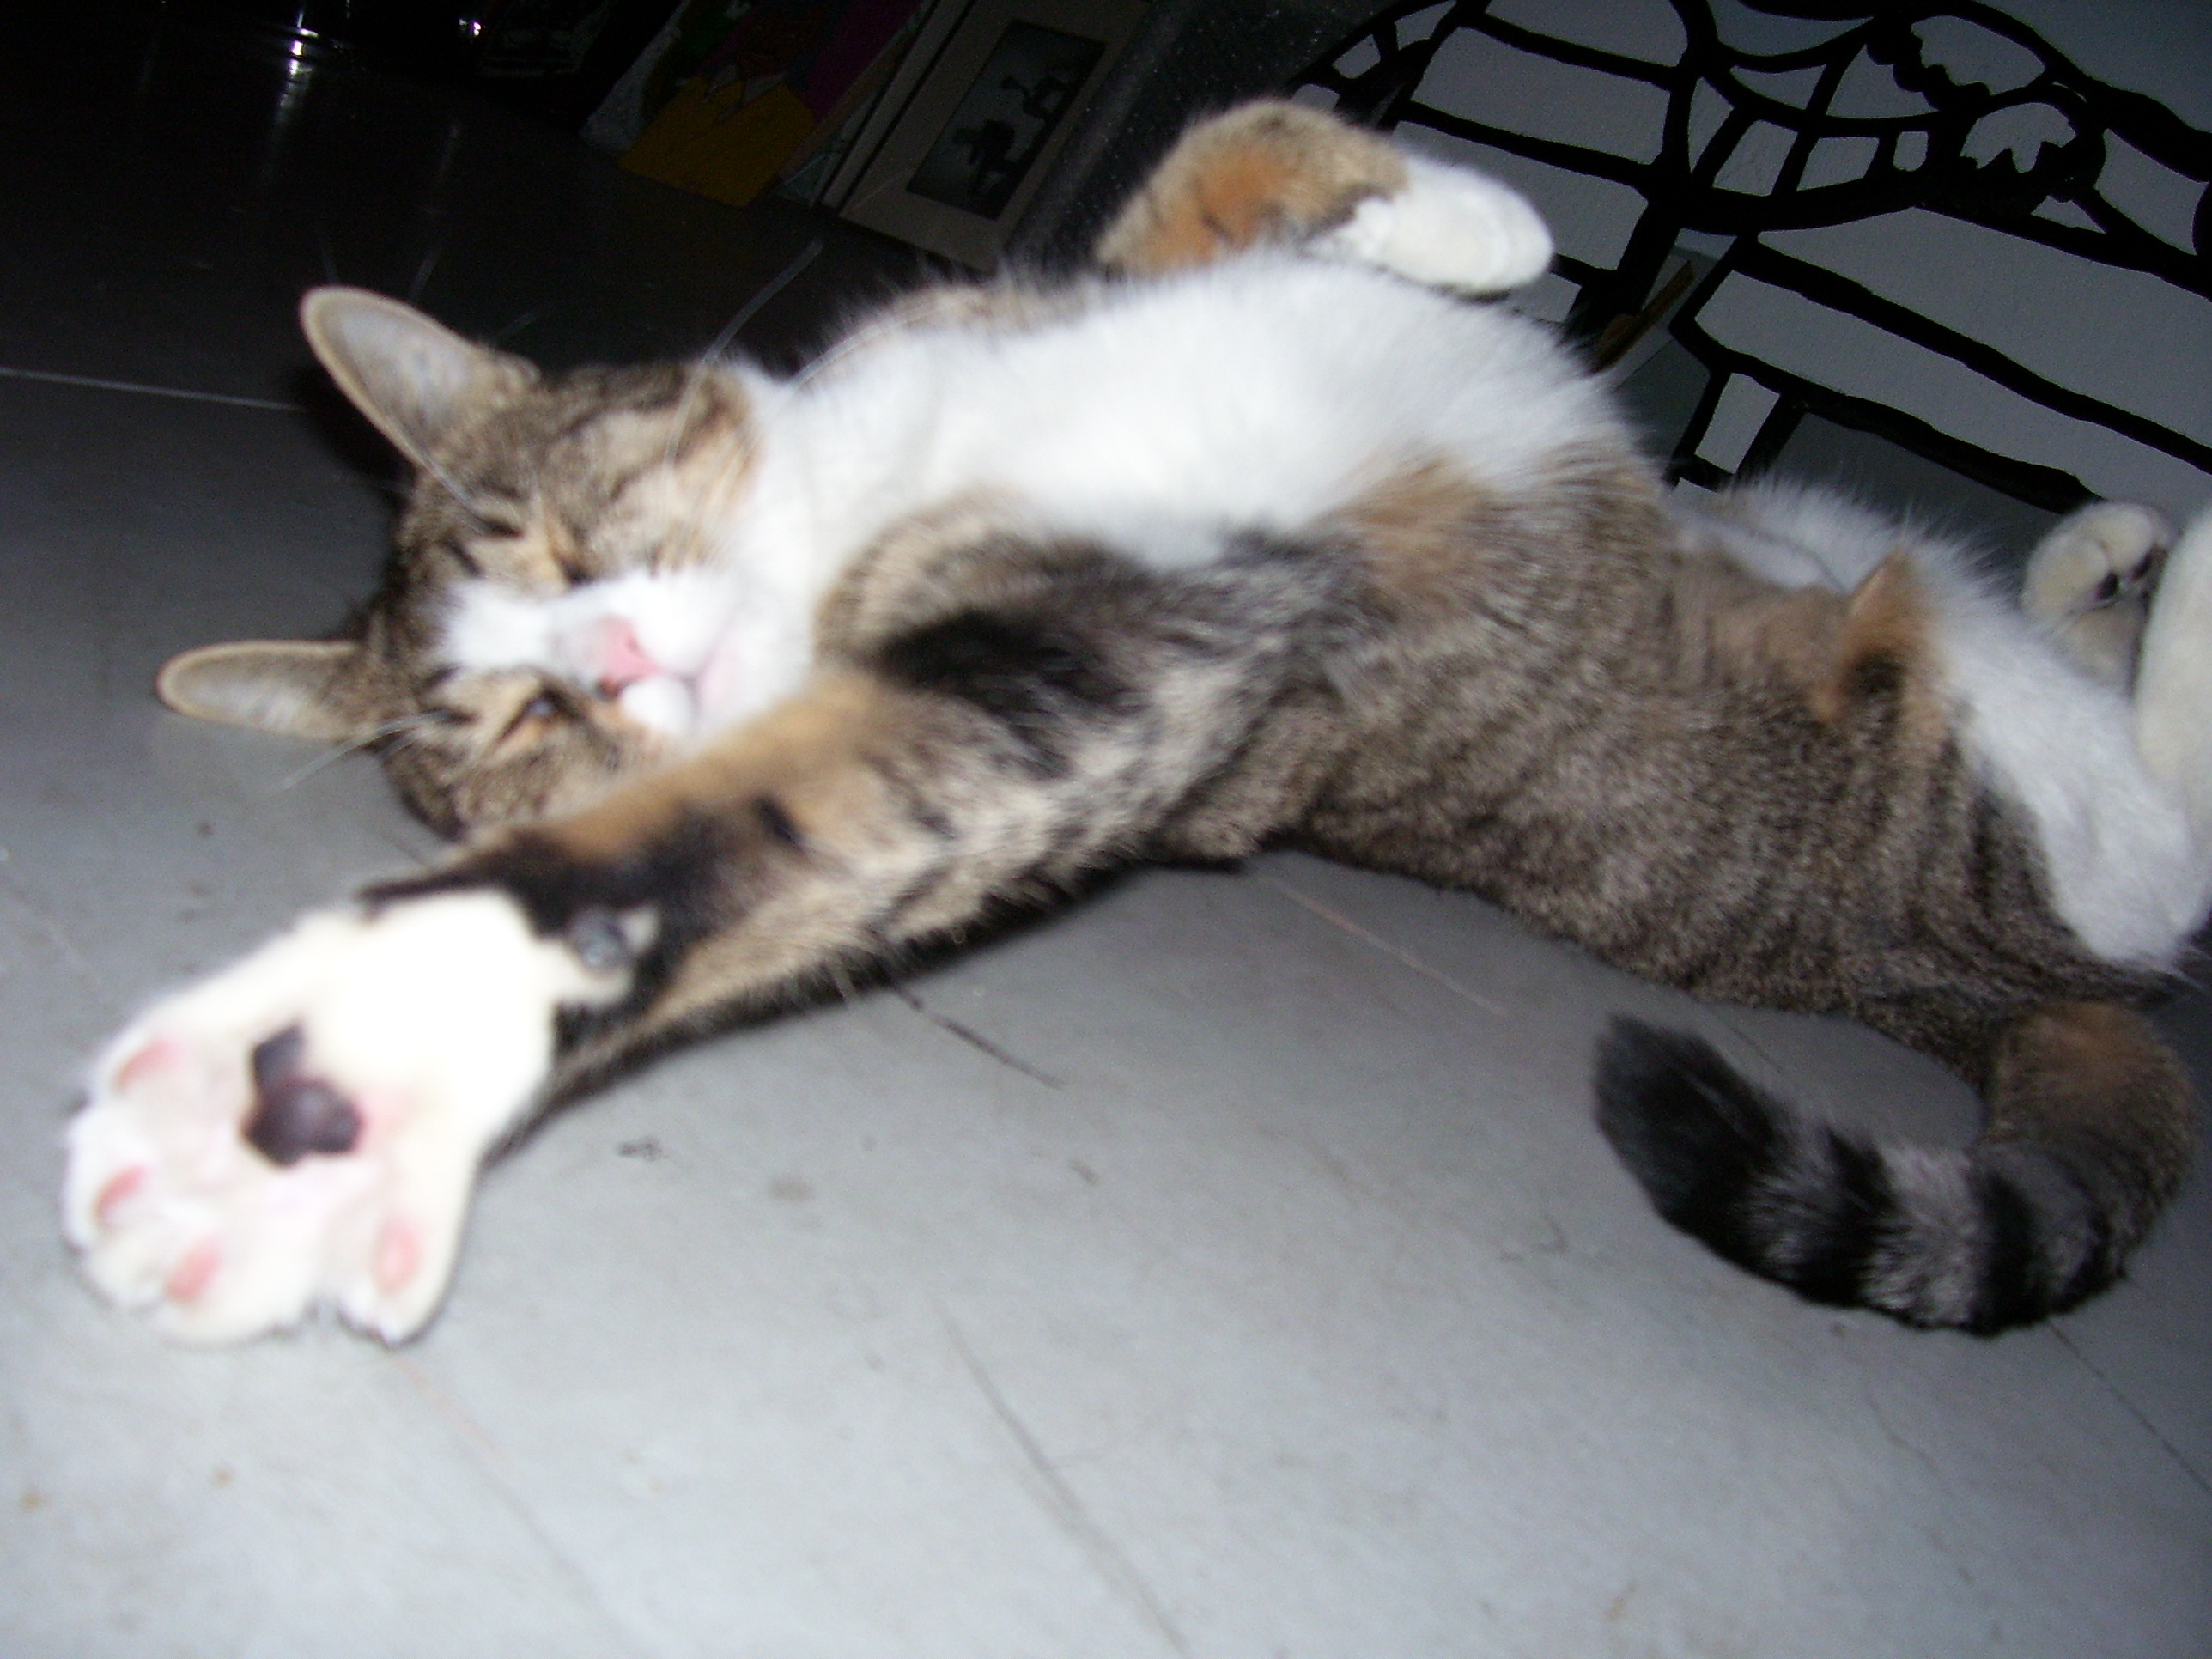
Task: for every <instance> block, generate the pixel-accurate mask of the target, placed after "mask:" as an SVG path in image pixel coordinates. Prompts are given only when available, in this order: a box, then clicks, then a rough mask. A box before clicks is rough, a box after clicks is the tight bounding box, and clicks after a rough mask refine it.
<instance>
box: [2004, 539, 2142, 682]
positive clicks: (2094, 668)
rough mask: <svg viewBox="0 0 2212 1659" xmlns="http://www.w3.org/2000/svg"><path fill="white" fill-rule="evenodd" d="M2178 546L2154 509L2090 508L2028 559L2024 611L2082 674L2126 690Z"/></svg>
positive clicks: (2133, 674)
mask: <svg viewBox="0 0 2212 1659" xmlns="http://www.w3.org/2000/svg"><path fill="white" fill-rule="evenodd" d="M2173 539H2174V532H2173V526H2172V524H2171V523H2170V522H2169V521H2168V520H2166V516H2165V514H2163V513H2159V512H2157V511H2156V510H2154V508H2151V507H2138V506H2136V505H2135V504H2134V503H2132V502H2129V501H2094V502H2092V503H2091V504H2090V505H2089V506H2087V507H2082V508H2081V509H2080V510H2079V511H2077V512H2075V513H2069V515H2068V516H2067V517H2065V518H2063V519H2062V520H2059V522H2058V523H2057V525H2055V526H2052V528H2051V532H2050V533H2049V534H2048V535H2046V536H2045V538H2043V540H2042V541H2041V542H2039V543H2038V544H2037V545H2036V549H2035V551H2034V552H2033V553H2032V554H2031V555H2029V556H2028V561H2027V573H2026V575H2025V577H2024V578H2023V580H2022V581H2021V595H2020V602H2021V609H2022V610H2023V611H2027V614H2028V616H2029V617H2032V618H2033V620H2034V621H2035V622H2036V623H2037V624H2038V625H2039V626H2040V627H2041V628H2043V629H2045V631H2046V632H2047V633H2049V634H2050V635H2051V637H2052V638H2053V639H2055V640H2057V641H2058V642H2059V644H2061V645H2062V646H2063V647H2065V648H2066V650H2067V652H2068V653H2069V655H2071V656H2072V657H2073V658H2074V659H2075V661H2076V662H2077V663H2079V664H2080V665H2081V666H2082V667H2083V668H2085V669H2087V671H2089V672H2090V673H2092V674H2093V675H2095V676H2096V677H2097V678H2099V679H2100V680H2102V681H2104V682H2105V684H2107V685H2113V686H2118V687H2119V688H2120V689H2121V690H2126V689H2127V687H2128V685H2129V684H2130V682H2132V681H2133V679H2134V678H2135V672H2136V648H2137V646H2138V644H2139V643H2140V641H2141V640H2142V631H2143V627H2144V624H2145V623H2146V621H2147V620H2148V617H2149V615H2150V604H2151V593H2152V591H2153V590H2154V588H2155V587H2156V586H2157V585H2158V580H2159V572H2160V568H2161V567H2162V566H2163V564H2164V563H2165V561H2166V554H2167V552H2168V550H2171V549H2172V546H2173Z"/></svg>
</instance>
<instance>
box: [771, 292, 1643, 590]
mask: <svg viewBox="0 0 2212 1659" xmlns="http://www.w3.org/2000/svg"><path fill="white" fill-rule="evenodd" d="M756 396H757V399H758V406H759V407H760V409H761V413H762V416H763V431H764V433H765V434H766V440H765V442H764V444H763V457H762V464H761V471H760V477H759V482H758V485H757V490H756V493H755V496H754V499H753V501H752V502H751V504H750V507H749V508H748V510H747V513H746V515H745V522H744V524H743V525H741V526H738V537H737V539H738V543H739V544H740V545H741V546H743V547H745V548H748V549H759V550H762V552H763V555H765V553H766V550H767V549H769V548H771V547H773V548H776V549H779V550H788V549H791V548H793V547H794V546H804V547H805V550H806V551H805V559H806V561H807V562H809V564H810V565H813V566H815V567H816V568H819V569H821V570H823V571H824V572H831V571H835V570H838V569H842V568H844V567H845V566H846V565H847V564H848V562H850V561H851V560H852V559H853V558H854V557H855V556H858V555H860V554H861V553H862V552H864V551H865V550H866V548H867V547H868V545H869V544H871V543H872V541H873V540H874V539H875V538H877V537H878V536H879V535H881V534H882V533H883V532H884V530H885V529H886V528H887V527H888V526H891V525H893V524H895V523H896V522H898V521H899V520H902V519H904V518H907V517H908V516H909V515H911V514H915V513H926V512H929V511H932V510H934V509H938V508H940V507H945V506H947V505H949V504H953V503H957V502H962V501H979V500H980V501H990V502H993V503H994V504H995V506H996V507H997V508H998V509H999V510H1000V511H1002V512H1003V513H1006V515H1007V516H1008V517H1009V518H1010V519H1012V520H1014V521H1016V522H1019V523H1024V524H1025V526H1028V527H1034V528H1037V529H1042V530H1045V531H1048V532H1051V533H1054V534H1058V535H1065V536H1073V537H1079V538H1088V539H1091V540H1095V541H1097V542H1099V543H1102V544H1105V545H1107V546H1109V547H1110V548H1112V549H1113V550H1115V551H1116V552H1119V553H1121V554H1123V555H1125V556H1129V557H1133V558H1135V559H1138V560H1139V561H1141V562H1146V563H1147V564H1150V565H1152V566H1153V567H1154V568H1182V567H1187V566H1188V565H1191V564H1194V563H1199V562H1204V561H1206V560H1208V559H1210V558H1212V557H1213V556H1216V555H1217V554H1218V551H1219V550H1220V548H1221V545H1222V543H1223V539H1224V538H1225V535H1228V534H1234V533H1236V532H1245V531H1261V532H1273V533H1291V532H1296V531H1297V530H1298V529H1300V528H1301V527H1303V526H1306V525H1308V524H1310V523H1311V522H1312V521H1314V520H1316V519H1319V518H1322V517H1324V516H1326V515H1327V514H1328V513H1332V512H1334V511H1335V510H1337V509H1338V508H1340V507H1341V506H1342V505H1343V504H1344V502H1345V501H1346V500H1347V499H1348V498H1349V497H1350V496H1351V495H1353V494H1355V493H1356V492H1358V490H1360V489H1364V488H1368V487H1371V486H1372V485H1373V484H1375V483H1377V482H1378V481H1380V480H1381V479H1382V478H1384V477H1388V476H1389V474H1390V473H1391V472H1393V471H1396V470H1399V469H1401V468H1403V467H1404V466H1406V465H1409V464H1413V463H1418V462H1421V461H1425V460H1433V459H1443V460H1445V461H1447V462H1449V464H1451V465H1454V466H1455V467H1456V468H1457V469H1459V470H1460V471H1462V472H1463V473H1464V474H1465V476H1466V477H1468V479H1469V480H1470V481H1471V482H1474V483H1480V484H1481V485H1483V486H1485V487H1487V488H1492V489H1502V490H1510V489H1513V488H1514V487H1515V486H1516V483H1517V482H1518V481H1519V480H1521V479H1523V478H1526V477H1531V476H1533V475H1536V474H1539V473H1541V471H1543V470H1544V467H1545V464H1546V461H1547V458H1548V457H1550V456H1551V455H1552V454H1553V453H1556V452H1557V451H1558V450H1559V449H1560V448H1561V447H1565V446H1568V445H1571V444H1578V443H1588V442H1589V441H1591V439H1592V438H1593V436H1597V437H1600V438H1605V439H1611V438H1614V437H1616V436H1617V435H1618V431H1619V428H1618V426H1617V423H1616V422H1615V420H1614V417H1613V414H1612V411H1611V410H1610V408H1609V407H1608V405H1607V403H1606V401H1605V399H1604V397H1603V395H1602V393H1601V392H1599V391H1598V390H1597V389H1596V388H1595V386H1593V384H1592V383H1591V382H1589V380H1587V379H1586V378H1584V377H1583V376H1582V375H1581V374H1580V373H1579V372H1578V370H1577V368H1576V367H1575V365H1574V364H1573V363H1572V362H1571V360H1570V359H1569V358H1568V357H1567V356H1566V354H1565V352H1564V351H1563V350H1562V349H1561V348H1560V347H1559V345H1558V343H1556V342H1555V341H1554V340H1553V337H1551V336H1550V334H1549V333H1548V331H1545V330H1543V329H1542V328H1541V327H1540V326H1539V325H1535V324H1533V323H1530V322H1528V321H1527V320H1526V319H1522V318H1520V317H1518V316H1516V315H1514V314H1512V313H1508V312H1505V311H1504V310H1502V309H1500V308H1498V307H1492V306H1480V305H1473V304H1468V303H1466V302H1462V301H1454V300H1451V299H1449V298H1447V297H1444V296H1443V295H1437V294H1436V293H1434V292H1432V291H1431V290H1428V289H1420V288H1416V287H1414V286H1413V285H1412V284H1410V283H1405V282H1402V281H1401V280H1399V279H1397V278H1395V277H1393V276H1389V275H1387V274H1384V273H1381V272H1377V271H1374V270H1367V269H1364V268H1361V267H1356V266H1351V265H1342V264H1332V263H1329V262H1327V261H1323V260H1318V259H1314V258H1299V257H1295V256H1291V255H1282V256H1267V255H1258V256H1253V257H1249V258H1245V259H1243V260H1240V261H1237V262H1232V263H1231V264H1225V265H1220V266H1216V267H1212V268H1209V269H1206V270H1200V271H1198V272H1194V273H1193V274H1191V275H1190V276H1187V277H1183V278H1181V279H1178V280H1176V281H1173V282H1167V283H1152V284H1147V285H1145V286H1142V287H1132V288H1129V289H1111V288H1109V289H1102V290H1101V291H1100V293H1099V295H1098V297H1097V300H1096V301H1095V303H1093V304H1092V305H1091V306H1090V307H1088V308H1087V309H1085V311H1083V312H1082V313H1080V314H1079V315H1077V316H1074V317H1073V318H1070V319H1064V320H1060V321H1058V322H1054V323H1052V324H1049V325H1044V326H1038V327H1033V328H1029V329H1024V330H1018V331H1011V332H991V331H982V330H977V329H970V328H962V327H958V326H949V327H936V328H923V329H918V330H915V331H912V332H910V333H908V334H907V335H905V336H902V337H896V338H893V339H890V340H888V341H885V342H884V343H879V344H877V345H875V346H872V347H871V348H869V349H867V350H866V352H865V353H864V354H862V355H860V356H859V358H858V359H857V360H856V361H855V362H853V363H851V364H850V365H849V366H848V367H846V368H842V369H841V370H840V372H839V373H837V374H835V375H833V376H827V377H824V378H823V380H819V381H814V382H802V383H800V384H799V385H797V386H793V387H789V388H765V387H764V388H761V389H760V390H758V391H757V392H756ZM784 556H787V555H784Z"/></svg>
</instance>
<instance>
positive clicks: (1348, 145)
mask: <svg viewBox="0 0 2212 1659" xmlns="http://www.w3.org/2000/svg"><path fill="white" fill-rule="evenodd" d="M1257 246H1303V247H1305V248H1307V249H1309V250H1310V251H1311V252H1316V253H1320V254H1323V255H1326V256H1328V257H1332V258H1345V259H1352V260H1356V261H1358V262H1359V263H1362V264H1374V265H1380V266H1382V267H1383V269H1385V270H1393V271H1395V272H1397V273H1398V274H1399V275H1400V276H1407V277H1410V278H1411V279H1412V280H1413V281H1415V282H1418V283H1429V284H1432V285H1434V286H1437V287H1440V288H1452V289H1464V290H1466V291H1468V292H1469V293H1475V294H1496V293H1502V292H1504V290H1506V289H1511V288H1517V287H1519V286H1520V285H1521V284H1522V283H1526V282H1528V281H1530V280H1531V279H1533V278H1534V277H1535V276H1539V275H1541V273H1542V271H1543V270H1544V269H1545V267H1546V266H1547V265H1548V264H1550V263H1551V258H1552V237H1551V233H1550V231H1549V230H1547V228H1545V225H1544V222H1543V219H1542V218H1541V216H1539V215H1538V214H1537V212H1536V210H1535V209H1534V208H1533V207H1531V206H1530V205H1529V204H1528V201H1527V200H1526V199H1525V198H1523V197H1522V196H1521V195H1520V194H1519V192H1517V191H1514V190H1512V189H1510V188H1509V187H1508V186H1506V185H1502V184H1500V183H1498V181H1497V180H1496V179H1490V178H1486V177H1485V176H1484V175H1483V174H1481V173H1474V172H1472V171H1469V170H1468V169H1466V168H1463V167H1444V166H1442V165H1440V164H1438V163H1437V162H1434V161H1427V160H1425V159H1424V158H1422V157H1420V156H1417V155H1407V154H1406V153H1405V152H1403V151H1401V150H1400V149H1397V148H1396V147H1395V146H1394V145H1392V144H1390V143H1389V142H1387V141H1386V140H1384V139H1383V138H1382V137H1378V136H1377V135H1376V134H1375V133H1373V132H1370V131H1367V130H1366V129H1364V128H1362V127H1356V126H1352V125H1350V124H1349V123H1347V122H1345V121H1342V120H1340V119H1339V118H1337V117H1335V116H1334V115H1328V114H1325V113H1323V112H1322V111H1319V110H1315V109H1308V108H1306V107H1304V106H1302V105H1298V104H1290V103H1280V102H1263V103H1256V104H1247V105H1245V106H1243V107H1241V108H1238V109H1234V110H1231V111H1230V112H1228V113H1227V114H1225V115H1221V116H1217V117H1215V118H1213V119H1212V120H1210V121H1206V122H1202V123H1201V124H1200V125H1197V126H1195V127H1193V128H1192V129H1191V130H1190V131H1188V133H1186V134H1184V135H1183V137H1182V140H1181V142H1179V143H1177V144H1176V147H1175V149H1172V150H1170V152H1169V153H1168V156H1167V159H1166V160H1165V161H1163V162H1161V164H1160V165H1159V167H1158V169H1156V170H1155V172H1154V173H1153V174H1152V179H1150V181H1149V182H1148V183H1147V184H1146V186H1145V188H1144V189H1143V190H1142V191H1139V193H1138V194H1137V196H1136V197H1135V198H1134V199H1133V201H1132V202H1131V203H1130V204H1128V206H1127V207H1126V208H1124V209H1123V210H1122V211H1121V216H1119V217H1118V218H1116V219H1115V222H1114V223H1113V224H1112V225H1111V226H1109V228H1108V229H1107V231H1106V234H1104V235H1103V237H1101V238H1100V239H1099V241H1098V245H1097V249H1096V251H1095V257H1096V258H1097V262H1098V264H1101V265H1103V266H1104V267H1105V268H1106V269H1108V270H1120V271H1125V272H1127V273H1128V274H1130V275H1132V276H1153V275H1158V274H1159V273H1162V272H1164V271H1170V270H1180V269H1182V268H1185V267H1188V266H1192V265H1200V264H1210V263H1211V262H1212V261H1213V260H1216V259H1218V258H1225V257H1227V256H1229V255H1231V254H1233V253H1236V252H1241V251H1242V250H1243V249H1246V248H1250V247H1257Z"/></svg>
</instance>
